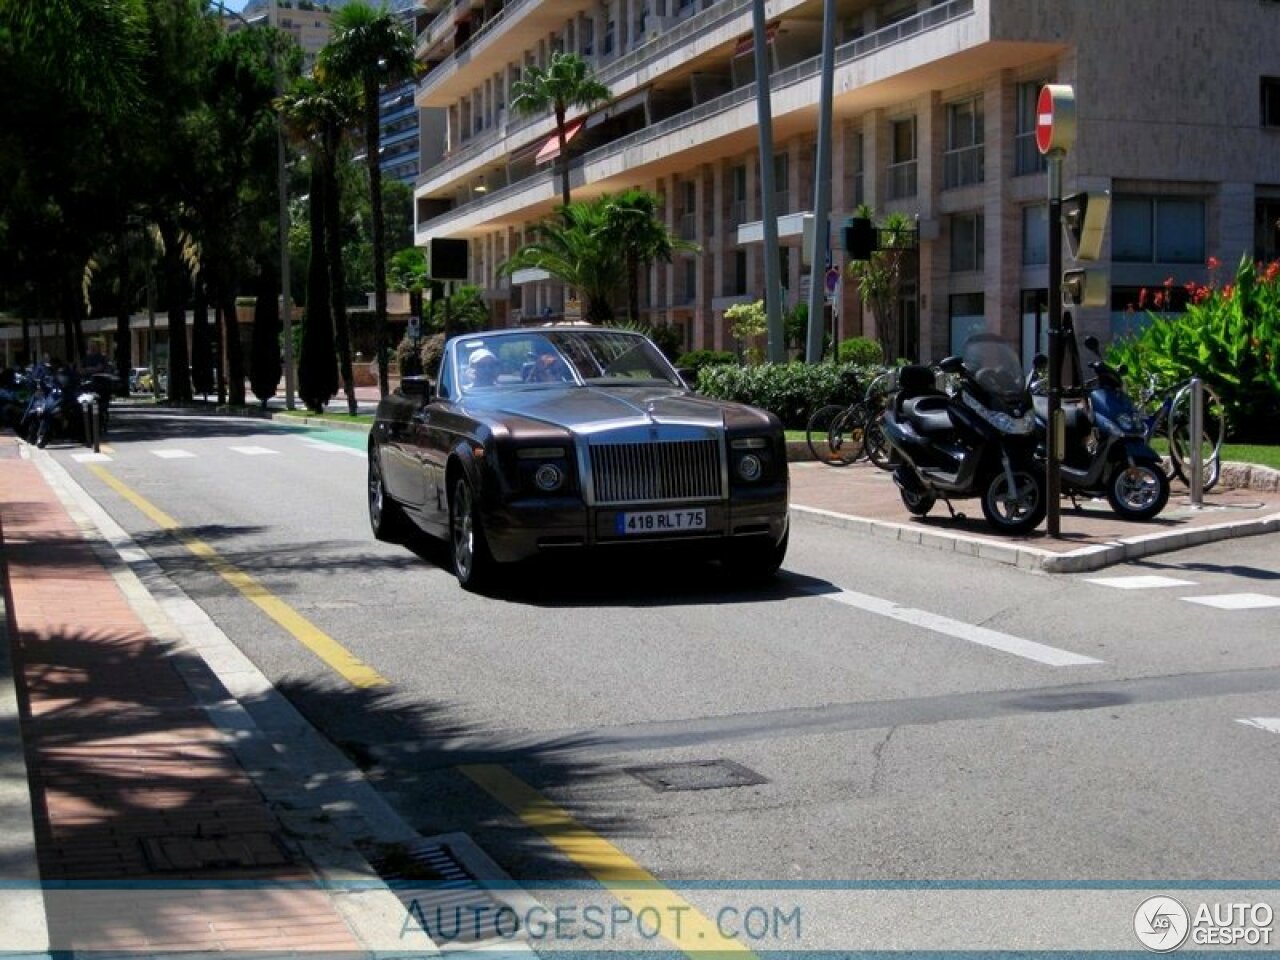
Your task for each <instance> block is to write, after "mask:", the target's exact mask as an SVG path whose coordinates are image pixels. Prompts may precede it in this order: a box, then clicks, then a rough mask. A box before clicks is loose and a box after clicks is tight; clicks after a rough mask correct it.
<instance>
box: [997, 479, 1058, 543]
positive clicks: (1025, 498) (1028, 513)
mask: <svg viewBox="0 0 1280 960" xmlns="http://www.w3.org/2000/svg"><path fill="white" fill-rule="evenodd" d="M1012 472H1013V484H1014V488H1013V489H1012V490H1010V489H1009V477H1008V474H1007V473H1006V471H1004V470H1000V471H999V472H997V473H995V474H993V475H992V477H991V480H990V482H989V483H988V484H987V487H986V490H984V491H983V494H982V515H983V516H985V517H986V518H987V523H989V524H991V526H993V527H995V528H996V529H997V530H999V531H1000V532H1001V533H1009V534H1022V533H1030V532H1031V531H1032V530H1034V529H1035V528H1036V527H1038V526H1039V525H1040V521H1041V520H1043V519H1044V515H1045V513H1046V512H1047V510H1048V503H1047V497H1046V492H1045V476H1044V473H1043V472H1042V471H1039V470H1029V469H1027V468H1026V467H1014V469H1013V471H1012Z"/></svg>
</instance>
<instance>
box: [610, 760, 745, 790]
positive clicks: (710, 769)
mask: <svg viewBox="0 0 1280 960" xmlns="http://www.w3.org/2000/svg"><path fill="white" fill-rule="evenodd" d="M626 772H627V773H629V774H631V775H632V776H633V777H635V778H636V779H637V780H639V781H641V782H642V783H646V784H648V785H649V786H651V787H653V789H655V790H662V791H670V790H722V789H724V788H725V787H752V786H756V785H758V784H761V783H768V782H769V779H768V777H762V776H760V774H758V773H756V772H755V771H754V770H748V769H747V768H746V767H744V766H743V765H742V764H740V763H734V762H733V761H732V760H690V761H686V762H684V763H659V764H653V765H651V766H647V767H627V768H626Z"/></svg>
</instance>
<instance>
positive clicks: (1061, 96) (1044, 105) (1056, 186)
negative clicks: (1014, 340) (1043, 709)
mask: <svg viewBox="0 0 1280 960" xmlns="http://www.w3.org/2000/svg"><path fill="white" fill-rule="evenodd" d="M1075 140H1076V95H1075V90H1074V89H1073V88H1071V87H1070V86H1067V85H1065V84H1056V83H1051V84H1048V85H1047V86H1045V87H1044V88H1043V89H1041V91H1040V97H1039V99H1038V101H1037V103H1036V146H1037V147H1038V148H1039V150H1040V152H1041V153H1042V154H1044V155H1045V156H1047V157H1048V158H1049V436H1048V447H1049V457H1048V461H1049V462H1048V464H1047V466H1046V470H1047V471H1048V472H1047V474H1046V477H1045V498H1046V500H1047V501H1048V502H1047V504H1046V507H1047V513H1046V517H1047V519H1046V527H1047V529H1048V532H1049V536H1051V537H1057V536H1060V535H1061V509H1060V507H1061V499H1062V486H1061V482H1060V476H1059V472H1058V471H1059V467H1060V464H1061V463H1062V452H1063V447H1064V446H1065V445H1066V423H1065V420H1064V418H1063V416H1062V160H1063V158H1064V157H1065V156H1066V154H1067V151H1068V150H1070V149H1071V147H1072V146H1073V145H1074V144H1075Z"/></svg>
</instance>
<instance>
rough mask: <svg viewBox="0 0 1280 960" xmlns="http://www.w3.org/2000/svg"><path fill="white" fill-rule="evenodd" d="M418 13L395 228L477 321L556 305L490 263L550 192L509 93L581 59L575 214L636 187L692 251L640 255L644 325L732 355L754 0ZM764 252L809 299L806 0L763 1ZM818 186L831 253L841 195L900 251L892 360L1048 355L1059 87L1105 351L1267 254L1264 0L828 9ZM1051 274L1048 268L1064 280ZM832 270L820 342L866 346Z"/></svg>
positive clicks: (929, 2)
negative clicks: (463, 242) (1107, 206)
mask: <svg viewBox="0 0 1280 960" xmlns="http://www.w3.org/2000/svg"><path fill="white" fill-rule="evenodd" d="M437 6H438V10H437V9H432V8H431V5H430V4H429V5H428V7H427V8H426V9H427V12H428V13H429V14H431V16H430V17H428V21H429V22H428V24H427V26H426V28H425V29H424V30H422V31H421V33H420V34H419V38H418V53H419V56H420V59H421V61H422V62H423V64H424V65H425V67H426V73H425V75H424V76H423V78H422V79H421V80H420V82H419V85H418V90H417V104H418V106H419V107H421V108H424V115H428V114H430V115H434V116H436V117H437V118H438V120H437V122H438V123H439V124H440V126H441V127H442V129H440V130H439V133H438V135H435V136H431V137H425V136H424V137H423V141H422V147H421V168H422V172H421V173H420V175H419V178H418V182H417V187H416V191H415V221H416V236H417V241H418V242H419V243H420V244H426V243H427V242H428V241H429V239H430V238H432V237H465V238H467V239H468V240H469V241H470V251H471V263H470V277H471V280H472V282H474V283H476V284H478V285H479V286H480V287H482V288H483V289H484V290H485V291H486V294H487V296H488V297H489V298H490V301H491V303H492V306H493V312H494V316H495V318H496V320H497V322H498V323H499V324H517V323H522V322H531V321H534V320H537V319H540V318H543V317H544V316H546V315H551V316H558V315H560V314H561V313H562V311H563V305H564V302H565V291H563V290H562V289H560V287H559V285H557V284H555V283H553V282H551V281H550V280H549V279H548V278H546V277H545V276H539V275H538V274H537V273H536V272H526V273H524V274H523V275H522V274H516V275H514V276H513V277H511V278H509V279H508V278H505V277H502V276H500V275H499V273H498V267H499V265H500V264H502V263H503V261H504V260H506V259H507V257H508V256H509V255H510V254H511V252H512V251H513V250H515V249H517V248H518V247H519V245H520V244H521V243H522V242H524V240H525V238H526V237H528V236H529V235H530V233H529V231H530V227H531V225H532V224H534V223H536V222H537V221H538V220H539V219H541V218H544V217H546V216H548V215H549V214H550V213H551V212H552V211H553V209H554V207H555V205H556V203H557V202H558V199H559V192H558V184H557V180H556V178H555V174H554V171H553V170H552V167H553V166H554V164H552V163H551V162H549V161H550V160H551V159H552V158H553V157H554V155H555V152H556V150H557V144H556V142H555V138H554V122H553V120H552V118H551V117H550V116H545V117H532V118H529V117H520V116H515V115H513V114H512V113H511V111H510V110H509V108H508V105H509V103H510V100H511V94H510V91H511V85H512V83H513V82H514V81H515V80H517V79H518V78H519V76H520V73H521V70H522V69H523V68H524V67H525V66H526V65H528V64H533V63H538V64H544V63H545V62H546V61H547V60H548V59H549V57H550V55H551V53H552V52H553V51H557V50H567V51H573V52H577V53H579V54H581V55H582V56H583V57H584V58H585V59H587V61H588V62H589V63H590V64H591V65H592V68H593V70H594V72H595V75H596V76H597V78H598V79H600V80H601V81H602V82H603V83H605V84H606V85H607V86H608V87H609V89H610V91H611V93H612V99H611V101H610V102H609V103H608V104H606V105H603V106H601V107H599V108H597V109H595V110H592V111H590V112H587V113H584V114H582V115H580V116H577V117H575V118H574V124H573V126H572V127H571V133H572V136H573V139H572V142H571V150H570V152H571V163H572V168H571V169H572V175H571V182H572V185H573V195H574V197H575V199H581V198H587V197H592V196H597V195H599V194H602V193H616V192H618V191H620V190H622V189H625V188H627V187H632V186H635V187H642V188H645V189H648V190H651V191H653V192H654V193H656V194H658V195H659V196H660V197H661V198H662V201H663V210H664V216H665V218H666V222H667V224H668V226H669V227H670V228H671V229H672V230H673V231H674V232H675V233H677V234H678V235H680V236H682V237H685V238H687V239H690V240H694V241H696V242H697V243H698V244H699V245H700V247H701V252H700V253H698V254H683V255H679V256H678V257H677V259H676V260H675V261H674V262H673V263H671V264H659V265H655V266H654V267H653V268H652V270H651V271H650V274H649V277H648V281H647V284H646V286H645V290H644V291H643V309H644V311H645V315H646V319H648V320H650V321H651V322H656V323H673V324H677V325H678V326H679V327H680V328H681V329H682V330H683V332H684V337H685V343H686V345H687V346H689V347H690V348H693V347H710V348H728V347H731V346H732V342H731V339H730V336H729V333H728V331H727V329H726V324H725V322H724V318H723V313H724V310H725V308H726V307H727V306H729V305H731V304H733V303H737V302H741V301H744V300H752V299H756V298H759V297H761V296H762V295H763V290H764V259H763V258H764V256H765V255H766V251H765V250H764V248H763V230H762V224H761V203H760V190H759V186H758V185H759V183H760V175H759V169H760V166H759V146H758V137H757V112H756V110H757V104H756V89H755V83H754V59H753V57H754V40H753V37H754V34H753V16H752V2H751V0H557V2H548V0H506V2H502V0H457V2H449V3H445V4H439V5H437ZM766 17H767V49H768V57H769V64H768V66H769V71H770V88H771V102H772V118H773V142H774V155H773V157H772V163H773V171H774V174H775V186H776V192H777V197H776V200H777V207H776V209H777V216H778V235H779V243H780V249H779V250H776V251H770V252H769V253H770V255H774V256H778V257H779V259H780V263H781V268H782V276H783V285H784V287H785V289H786V299H787V303H788V304H789V305H790V304H795V303H800V302H807V299H808V284H809V283H810V277H811V274H812V276H813V277H814V278H816V280H815V282H820V281H821V278H822V276H823V273H824V269H825V264H824V263H823V262H821V260H820V262H819V264H818V267H817V269H816V271H815V270H813V269H812V268H810V267H809V266H808V265H807V264H806V263H804V262H803V261H804V257H803V256H802V240H803V236H804V223H805V220H806V218H807V217H808V216H809V213H810V210H811V209H812V204H813V200H812V197H813V192H814V191H813V172H814V168H815V151H816V140H817V126H818V116H817V112H818V93H819V83H820V63H821V60H820V51H821V41H822V20H823V2H822V0H771V2H769V3H768V4H767V8H766ZM837 22H838V33H837V37H836V44H837V46H836V67H835V97H834V106H833V120H834V122H833V130H834V136H833V157H832V161H833V163H832V170H833V175H832V178H831V198H832V220H831V226H832V230H831V233H832V246H833V248H834V249H833V257H834V263H835V265H836V266H837V267H843V266H845V265H846V262H847V258H846V257H845V255H844V253H843V251H841V250H840V249H839V246H840V230H839V227H840V224H841V223H842V222H843V220H844V218H846V217H848V216H850V215H852V213H853V211H854V209H855V208H856V207H857V205H858V204H861V203H866V204H868V205H869V206H870V207H871V208H872V209H873V210H874V211H875V212H876V213H877V215H884V214H887V213H889V212H900V213H902V214H904V215H906V216H907V217H909V218H910V219H911V220H912V221H913V222H914V223H915V224H916V226H917V228H918V236H919V244H918V248H917V252H916V254H915V255H914V258H913V260H914V262H913V263H912V265H911V266H912V269H911V270H909V271H908V272H909V277H908V279H907V282H906V283H905V284H904V289H903V291H902V299H901V303H900V311H901V316H902V317H903V320H904V323H903V326H904V340H903V344H902V347H903V350H904V353H905V354H906V355H909V356H913V357H918V358H920V359H923V360H929V359H936V358H938V357H941V356H943V355H945V354H947V353H949V352H952V351H953V350H954V349H955V348H956V347H957V346H958V344H959V343H961V342H963V340H964V338H965V337H966V336H968V335H969V334H970V333H972V332H974V331H975V330H978V329H986V330H989V331H993V332H997V333H999V334H1001V335H1002V336H1004V337H1006V338H1007V339H1009V341H1010V342H1012V343H1014V344H1015V345H1018V346H1019V347H1020V348H1021V349H1022V351H1023V353H1024V355H1025V356H1027V357H1029V356H1030V355H1031V354H1032V353H1033V352H1034V351H1035V350H1036V349H1038V348H1040V347H1041V346H1042V345H1043V342H1044V333H1045V327H1046V325H1047V316H1046V314H1047V307H1046V303H1047V295H1048V294H1047V292H1048V276H1047V274H1048V270H1047V260H1048V227H1047V197H1048V177H1047V174H1046V162H1045V160H1044V158H1043V157H1042V156H1041V155H1040V154H1039V152H1038V150H1037V148H1036V145H1035V133H1034V131H1035V121H1036V117H1035V107H1036V97H1037V94H1038V92H1039V89H1040V88H1041V86H1042V85H1043V84H1045V83H1047V82H1056V83H1068V84H1072V85H1073V86H1074V88H1075V92H1076V97H1077V113H1078V121H1079V130H1078V136H1077V142H1076V145H1075V147H1074V149H1073V150H1072V152H1071V153H1070V154H1069V155H1068V156H1067V157H1066V160H1065V166H1064V179H1065V188H1066V192H1068V193H1070V192H1074V191H1076V190H1104V189H1105V190H1109V191H1110V192H1111V195H1112V214H1111V222H1110V225H1109V229H1108V233H1107V240H1106V242H1105V244H1104V250H1103V259H1102V261H1101V262H1100V264H1099V266H1102V267H1104V268H1106V269H1107V270H1108V271H1109V279H1110V284H1111V295H1110V305H1109V306H1104V307H1099V308H1091V309H1080V310H1077V311H1076V315H1075V320H1076V327H1077V329H1078V330H1079V331H1080V332H1081V333H1086V332H1093V333H1096V334H1098V335H1099V336H1101V337H1103V338H1104V339H1105V338H1108V337H1110V336H1113V335H1114V334H1116V333H1117V332H1120V331H1122V330H1124V329H1127V327H1128V325H1129V324H1131V323H1132V322H1133V317H1132V315H1130V314H1129V312H1128V307H1129V306H1130V305H1131V304H1134V303H1136V301H1137V292H1138V290H1139V289H1140V288H1142V287H1153V286H1158V285H1161V284H1163V283H1164V282H1165V280H1166V279H1167V278H1173V279H1174V280H1175V282H1176V283H1177V284H1179V285H1181V284H1182V283H1185V282H1186V281H1190V280H1196V281H1204V280H1205V279H1207V275H1206V268H1205V263H1206V260H1207V259H1208V258H1209V257H1217V258H1218V259H1220V260H1222V261H1223V262H1224V263H1227V264H1234V263H1235V262H1236V261H1237V260H1238V259H1239V257H1240V256H1241V255H1245V254H1247V255H1251V256H1254V257H1256V258H1258V259H1271V258H1275V257H1276V256H1278V255H1280V230H1278V228H1277V221H1280V44H1278V43H1276V42H1275V41H1276V38H1277V37H1280V3H1276V2H1274V0H1214V2H1213V3H1208V4H1206V3H1203V2H1199V0H1124V2H1123V3H1103V2H1100V0H1055V2H1053V3H1045V2H1033V0H839V2H838V3H837ZM1072 265H1073V264H1072V263H1071V262H1070V261H1068V263H1067V266H1068V267H1070V266H1072ZM845 276H846V279H843V280H842V281H841V282H839V283H838V284H837V290H836V293H835V296H834V298H833V300H834V303H833V306H834V308H835V317H834V318H832V319H831V322H833V323H834V324H836V325H837V327H838V331H839V335H840V337H841V338H843V337H847V336H851V335H855V334H858V333H864V334H871V333H873V327H872V325H873V322H874V321H873V318H872V317H871V316H870V314H869V313H867V312H865V311H863V310H862V309H861V308H860V305H859V304H858V302H857V290H856V283H855V282H853V281H852V280H849V279H847V273H846V274H845Z"/></svg>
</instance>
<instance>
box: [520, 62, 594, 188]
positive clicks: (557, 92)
mask: <svg viewBox="0 0 1280 960" xmlns="http://www.w3.org/2000/svg"><path fill="white" fill-rule="evenodd" d="M610 96H612V94H611V93H610V92H609V88H608V87H606V86H605V85H604V84H603V83H601V82H600V81H598V80H596V79H595V77H593V76H591V75H590V73H588V70H587V62H586V61H585V60H583V59H582V57H580V56H578V55H577V54H576V53H558V52H557V53H553V54H552V55H551V63H550V64H548V65H547V67H546V69H543V68H542V67H539V66H536V65H535V66H531V67H525V69H524V73H523V74H522V75H521V77H520V79H519V80H517V81H516V82H515V83H513V84H512V85H511V109H513V110H515V111H516V112H517V113H522V114H537V113H542V112H543V111H544V110H546V109H547V108H548V107H549V108H550V109H551V110H552V111H553V112H554V113H555V117H556V138H557V140H558V141H559V143H560V153H559V156H558V157H557V158H556V163H557V164H559V167H560V199H561V202H562V203H563V204H564V205H565V206H566V207H567V206H569V199H570V198H569V138H568V122H567V120H566V115H567V114H568V112H569V108H570V107H581V108H582V109H584V110H590V109H591V108H592V107H594V106H595V105H596V104H598V103H601V102H603V101H605V100H608V99H609V97H610Z"/></svg>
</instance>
